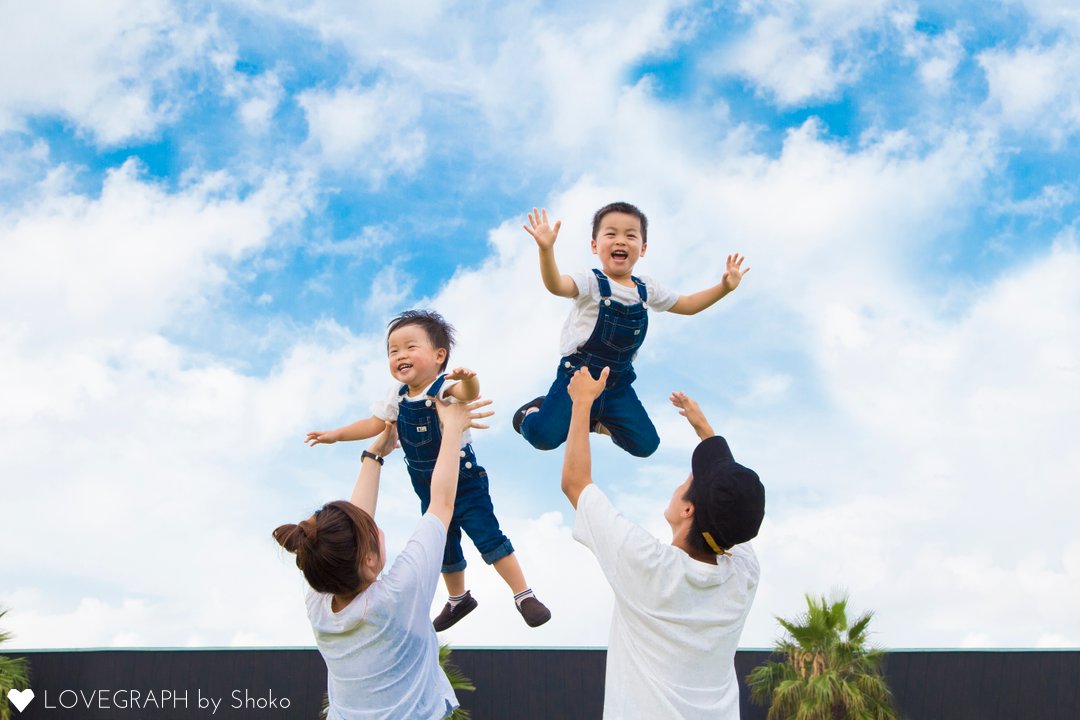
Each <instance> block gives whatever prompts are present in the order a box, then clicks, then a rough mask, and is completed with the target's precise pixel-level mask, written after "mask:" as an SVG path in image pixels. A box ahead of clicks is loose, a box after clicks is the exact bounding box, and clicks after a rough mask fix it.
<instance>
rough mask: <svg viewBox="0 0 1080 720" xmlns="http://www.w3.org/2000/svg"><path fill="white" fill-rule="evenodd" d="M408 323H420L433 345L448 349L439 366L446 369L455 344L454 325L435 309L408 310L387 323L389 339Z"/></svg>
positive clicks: (437, 348) (437, 347) (438, 348)
mask: <svg viewBox="0 0 1080 720" xmlns="http://www.w3.org/2000/svg"><path fill="white" fill-rule="evenodd" d="M406 325H419V326H420V327H421V328H423V330H424V332H426V333H427V336H428V340H430V341H431V345H432V347H434V348H435V349H436V350H440V349H442V350H445V351H446V359H445V360H443V364H442V366H441V367H440V368H439V370H440V371H442V370H445V369H446V365H447V364H448V363H449V362H450V348H451V347H453V345H454V326H453V325H451V324H450V323H448V322H446V319H445V318H443V316H442V315H440V314H439V313H437V312H435V311H434V310H406V311H405V312H403V313H401V314H400V315H398V316H397V317H395V318H394V319H393V320H391V321H390V323H389V325H387V328H386V339H387V341H388V342H389V340H390V333H392V332H394V331H395V330H397V329H398V328H401V327H405V326H406Z"/></svg>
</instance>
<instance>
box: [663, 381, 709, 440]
mask: <svg viewBox="0 0 1080 720" xmlns="http://www.w3.org/2000/svg"><path fill="white" fill-rule="evenodd" d="M669 399H670V400H671V404H672V405H674V406H675V407H677V408H679V414H680V415H682V416H683V417H684V418H686V419H687V420H688V421H689V422H690V427H692V428H694V432H696V433H697V435H698V437H699V438H701V439H702V440H704V439H705V438H711V437H712V436H713V435H715V434H716V433H714V432H713V429H712V426H711V425H709V421H708V420H706V419H705V413H703V412H701V408H700V407H699V406H698V404H697V401H696V400H694V399H693V398H692V397H690V396H689V395H687V394H686V393H684V392H682V391H678V390H677V391H675V392H673V393H671V397H670V398H669Z"/></svg>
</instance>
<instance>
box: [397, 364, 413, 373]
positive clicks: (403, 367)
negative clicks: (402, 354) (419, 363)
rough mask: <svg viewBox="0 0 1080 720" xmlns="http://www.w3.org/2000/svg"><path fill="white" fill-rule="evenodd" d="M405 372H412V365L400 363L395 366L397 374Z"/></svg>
mask: <svg viewBox="0 0 1080 720" xmlns="http://www.w3.org/2000/svg"><path fill="white" fill-rule="evenodd" d="M406 370H412V363H401V364H400V365H398V366H397V371H398V372H399V373H400V372H405V371H406Z"/></svg>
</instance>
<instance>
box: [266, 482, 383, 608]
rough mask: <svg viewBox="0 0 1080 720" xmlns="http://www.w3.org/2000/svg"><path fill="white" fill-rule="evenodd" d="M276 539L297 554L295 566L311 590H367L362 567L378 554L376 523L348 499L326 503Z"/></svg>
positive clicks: (342, 592)
mask: <svg viewBox="0 0 1080 720" xmlns="http://www.w3.org/2000/svg"><path fill="white" fill-rule="evenodd" d="M274 539H275V540H277V541H278V544H279V545H281V547H283V548H285V549H286V550H288V551H289V552H291V553H293V554H295V555H296V567H298V568H300V571H301V572H303V573H304V578H305V579H306V580H307V581H308V584H309V585H311V587H312V589H314V590H316V591H318V592H322V593H332V594H334V595H351V594H353V593H355V592H363V591H364V590H366V589H367V585H366V584H364V579H363V576H362V575H361V573H360V564H361V563H362V561H363V559H364V558H365V557H366V556H367V555H369V554H370V553H375V554H376V555H378V554H379V528H378V526H376V525H375V520H374V519H373V518H372V517H371V515H368V514H367V513H366V512H365V511H364V510H361V509H360V508H358V507H357V506H355V505H353V504H352V503H351V502H347V501H345V500H335V501H334V502H330V503H326V504H325V505H323V506H322V507H321V508H319V509H318V510H316V511H315V514H314V515H312V516H311V517H309V518H307V519H306V520H301V521H300V523H299V524H292V523H289V524H287V525H282V526H280V527H279V528H277V529H276V530H274Z"/></svg>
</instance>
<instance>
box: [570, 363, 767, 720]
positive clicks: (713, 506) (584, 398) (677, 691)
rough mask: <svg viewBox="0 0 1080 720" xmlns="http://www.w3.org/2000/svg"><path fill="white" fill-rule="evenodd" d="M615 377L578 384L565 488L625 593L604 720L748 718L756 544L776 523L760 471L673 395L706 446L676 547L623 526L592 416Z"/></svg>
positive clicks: (586, 541) (680, 503)
mask: <svg viewBox="0 0 1080 720" xmlns="http://www.w3.org/2000/svg"><path fill="white" fill-rule="evenodd" d="M607 375H608V369H607V368H604V370H603V371H601V373H600V378H599V379H598V380H594V379H593V377H592V375H591V374H590V373H589V371H588V369H587V368H581V369H580V370H578V371H577V372H576V373H574V375H573V377H572V378H571V379H570V384H569V387H568V388H567V389H568V392H569V394H570V398H571V401H572V410H571V415H570V430H569V434H568V436H567V440H566V455H565V457H564V460H563V473H562V490H563V493H565V494H566V497H567V499H568V500H569V501H570V504H571V505H573V506H574V507H575V508H576V510H577V515H576V517H575V519H574V538H575V539H576V540H577V541H578V542H580V543H581V544H582V545H585V546H586V547H587V548H589V550H591V551H592V553H593V554H594V555H595V556H596V559H597V561H598V562H599V563H600V569H601V570H602V571H603V573H604V576H605V577H606V578H607V581H608V583H609V584H610V585H611V589H612V591H614V594H615V608H614V610H613V612H612V617H611V632H610V637H609V640H608V654H607V673H606V676H605V689H604V718H606V719H608V720H610V719H612V718H619V719H620V720H630V719H632V718H642V720H645V719H648V720H654V719H655V718H692V719H693V720H699V719H700V718H710V720H737V719H738V717H739V682H738V678H737V676H736V674H735V649H736V648H737V647H738V644H739V635H740V634H741V633H742V628H743V624H744V622H745V621H746V616H747V614H748V613H749V612H750V606H751V604H752V603H753V601H754V593H755V592H756V591H757V585H758V574H759V570H758V561H757V557H756V556H755V555H754V551H753V549H752V548H751V547H750V545H749V544H748V542H747V541H749V540H750V539H752V538H753V537H755V536H756V535H757V532H758V528H759V527H760V525H761V520H762V518H763V517H764V514H765V490H764V488H763V487H762V485H761V481H760V480H759V479H758V476H757V473H755V472H754V471H753V470H750V469H749V468H746V467H743V466H742V465H740V464H738V463H737V462H735V460H734V458H733V457H732V455H731V450H730V448H729V447H728V444H727V441H725V440H724V438H722V437H720V436H719V435H716V434H715V433H713V430H712V428H711V427H710V426H709V423H708V421H707V420H706V419H705V416H704V415H703V414H702V412H701V410H700V408H698V405H697V403H696V402H694V401H693V400H692V399H690V398H689V397H687V396H686V395H685V394H683V393H672V395H671V402H672V404H673V405H675V406H676V407H678V408H680V414H681V415H683V416H685V417H686V419H687V420H689V421H690V425H691V426H692V427H693V428H694V430H695V431H696V432H697V435H698V437H699V438H701V442H700V443H698V446H697V448H695V450H694V454H693V457H692V459H691V461H690V466H691V469H692V472H691V474H690V476H689V477H688V478H687V479H686V481H685V482H683V483H682V484H681V485H679V486H678V487H677V488H675V492H674V493H673V494H672V496H671V501H670V503H669V504H668V506H667V508H666V509H665V510H664V519H665V520H667V521H668V524H669V525H670V526H671V534H672V539H671V543H670V544H667V543H664V542H662V541H660V540H658V539H656V538H655V537H653V536H652V535H650V534H649V533H648V532H646V531H645V530H644V529H642V528H641V527H639V526H637V525H635V524H634V523H632V522H630V521H629V520H627V519H626V518H625V517H623V516H622V515H621V514H620V513H619V512H618V510H616V509H615V508H614V506H612V504H611V502H610V501H609V500H608V498H607V496H606V495H605V494H604V493H603V492H602V491H601V490H600V489H599V488H598V487H596V485H594V484H593V482H592V467H591V465H592V460H591V456H590V448H589V414H590V409H591V408H592V405H593V401H594V400H596V398H597V397H598V396H599V395H600V393H602V392H603V391H604V386H605V383H606V381H607Z"/></svg>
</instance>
